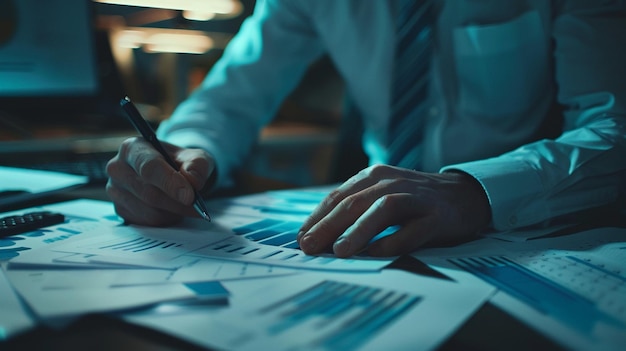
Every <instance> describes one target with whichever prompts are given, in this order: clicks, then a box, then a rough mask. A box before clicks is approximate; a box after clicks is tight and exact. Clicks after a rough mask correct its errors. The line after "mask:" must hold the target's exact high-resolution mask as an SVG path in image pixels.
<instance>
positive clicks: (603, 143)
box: [158, 0, 626, 230]
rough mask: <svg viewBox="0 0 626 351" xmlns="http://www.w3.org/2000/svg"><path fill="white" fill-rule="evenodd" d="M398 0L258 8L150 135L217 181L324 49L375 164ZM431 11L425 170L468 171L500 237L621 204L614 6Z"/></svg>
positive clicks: (518, 2)
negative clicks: (204, 163)
mask: <svg viewBox="0 0 626 351" xmlns="http://www.w3.org/2000/svg"><path fill="white" fill-rule="evenodd" d="M394 5H395V4H394V1H393V0H388V1H364V0H340V1H337V0H315V1H308V0H301V1H297V0H259V1H257V4H256V7H255V10H254V14H253V15H252V16H251V17H249V18H248V19H247V20H245V21H244V23H243V25H242V27H241V30H240V32H239V33H238V34H237V35H236V36H235V37H234V38H233V40H232V41H231V42H230V44H229V45H228V47H227V48H226V50H225V52H224V55H223V57H222V58H221V59H220V60H219V62H218V63H217V64H216V65H215V66H214V67H213V69H212V70H211V72H210V73H209V75H208V76H207V77H206V79H205V80H204V82H203V84H202V85H201V87H199V88H198V89H197V90H196V91H195V92H194V93H193V94H192V96H191V97H190V98H188V99H187V100H186V101H184V102H183V103H182V104H181V105H180V106H179V107H178V108H177V109H176V111H175V112H174V114H173V115H172V117H171V118H170V119H168V120H166V121H164V122H163V123H162V125H161V126H160V127H159V130H158V135H159V137H160V138H163V139H164V140H167V141H169V142H172V143H175V144H178V145H181V146H195V147H201V148H204V149H206V150H207V151H209V152H210V153H211V154H212V155H213V156H214V157H215V159H216V162H217V165H218V171H219V173H218V185H222V186H223V185H227V184H229V182H230V177H229V175H230V174H231V172H232V170H233V169H234V168H236V167H239V166H240V165H241V162H242V160H243V159H244V158H245V156H246V155H247V154H248V152H249V150H250V147H251V146H252V144H253V143H254V142H255V141H256V140H257V138H258V134H259V131H260V129H261V128H263V127H264V126H265V125H266V124H267V123H269V122H270V121H271V119H272V118H273V116H274V115H275V113H276V112H277V109H278V108H279V106H280V104H281V103H282V101H283V99H284V98H285V97H286V96H287V95H288V94H289V93H290V92H291V91H292V90H293V88H294V87H295V86H296V85H297V84H298V82H299V80H300V79H301V77H302V76H303V74H304V73H305V71H306V70H307V68H308V67H309V65H310V64H311V63H312V62H313V61H314V60H316V59H317V58H319V57H320V56H321V55H323V54H327V55H329V56H330V58H331V59H332V60H333V62H334V64H335V66H336V68H337V70H338V72H339V73H340V74H341V76H342V77H343V79H344V81H345V84H346V89H347V92H348V93H349V94H350V96H351V98H352V99H353V101H354V103H355V104H356V105H357V106H358V108H359V109H360V111H361V113H362V116H363V124H364V127H365V135H364V138H363V147H364V150H365V152H366V153H367V155H368V156H369V158H370V163H371V164H377V163H385V161H386V160H387V153H386V148H385V145H387V141H386V140H385V138H386V136H387V132H388V130H387V127H388V120H389V116H390V101H391V77H392V63H393V53H394V46H393V45H394V37H395V33H394V24H393V18H394V10H395V7H394ZM438 7H439V11H440V12H439V17H438V21H437V25H436V28H435V29H434V31H433V32H434V35H435V56H434V58H433V62H432V67H433V79H432V84H431V89H430V91H431V93H430V97H429V100H428V102H427V103H428V104H429V109H428V111H429V113H428V116H427V117H426V118H427V121H426V132H425V135H424V138H423V140H422V142H423V143H424V147H423V150H424V152H423V157H422V165H423V169H421V170H423V171H428V172H438V171H446V170H453V169H454V170H461V171H464V172H467V173H469V174H470V175H472V176H473V177H475V178H476V179H477V180H478V181H479V182H480V183H481V184H482V186H483V188H484V189H485V192H486V194H487V196H488V197H489V201H490V204H491V209H492V225H493V227H494V228H495V229H498V230H508V229H513V228H517V227H522V226H527V225H531V224H536V223H540V222H542V221H545V220H548V219H550V218H553V217H556V216H559V215H563V214H568V213H572V212H574V211H578V210H582V209H586V208H590V207H594V206H599V205H603V204H607V203H610V202H612V201H615V200H617V199H618V196H623V195H624V188H626V185H625V183H626V21H625V20H624V16H626V8H625V5H624V3H623V2H618V1H616V2H606V3H603V2H597V1H583V0H578V1H556V0H555V1H545V0H536V1H531V0H507V1H488V2H486V1H476V0H454V1H444V0H442V1H439V2H438ZM618 11H619V12H618ZM554 131H557V133H554Z"/></svg>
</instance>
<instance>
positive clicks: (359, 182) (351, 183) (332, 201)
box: [298, 165, 415, 239]
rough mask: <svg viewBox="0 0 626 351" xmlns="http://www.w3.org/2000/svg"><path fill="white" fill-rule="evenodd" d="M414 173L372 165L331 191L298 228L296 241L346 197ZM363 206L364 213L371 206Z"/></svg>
mask: <svg viewBox="0 0 626 351" xmlns="http://www.w3.org/2000/svg"><path fill="white" fill-rule="evenodd" d="M414 173H415V172H413V171H410V170H406V169H402V168H397V167H393V166H387V165H374V166H371V167H368V168H366V169H364V170H362V171H361V172H359V173H358V174H356V175H355V176H353V177H352V178H350V179H348V180H347V181H346V182H344V183H343V184H341V185H340V186H339V187H338V188H337V189H335V190H334V191H332V192H331V193H330V194H329V195H328V196H327V197H326V198H325V199H324V200H323V201H322V202H321V203H320V205H319V206H317V208H316V209H315V210H314V211H313V212H312V213H311V215H310V216H309V217H308V218H307V219H306V220H305V222H304V223H303V225H302V227H301V228H300V232H299V233H298V239H302V238H303V236H304V234H306V233H307V232H308V231H309V230H311V228H312V227H313V226H314V225H316V224H317V223H319V222H320V221H321V220H322V219H323V218H324V217H326V216H327V215H328V214H329V213H330V212H331V211H333V210H334V209H335V208H336V207H337V206H338V205H339V204H341V202H342V201H344V200H345V199H346V198H347V197H348V196H350V195H353V194H356V193H358V192H360V191H363V190H365V189H367V188H369V187H371V186H373V185H374V184H377V183H380V182H381V181H382V182H385V181H387V180H389V179H401V178H404V177H408V176H414ZM374 200H375V198H374V199H371V201H372V202H373V201H374ZM363 205H367V206H364V207H362V208H361V209H362V211H365V209H366V208H368V207H369V205H371V202H370V203H369V204H363ZM348 207H349V206H348ZM355 210H356V209H355ZM361 213H362V212H361Z"/></svg>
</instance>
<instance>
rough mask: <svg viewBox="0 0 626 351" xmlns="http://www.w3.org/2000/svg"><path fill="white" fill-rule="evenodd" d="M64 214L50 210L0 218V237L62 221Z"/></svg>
mask: <svg viewBox="0 0 626 351" xmlns="http://www.w3.org/2000/svg"><path fill="white" fill-rule="evenodd" d="M63 221H65V216H64V215H62V214H61V213H56V212H50V211H38V212H29V213H25V214H21V215H12V216H6V217H2V218H0V238H4V237H7V236H11V235H17V234H22V233H26V232H30V231H33V230H36V229H39V228H43V227H47V226H51V225H54V224H59V223H63Z"/></svg>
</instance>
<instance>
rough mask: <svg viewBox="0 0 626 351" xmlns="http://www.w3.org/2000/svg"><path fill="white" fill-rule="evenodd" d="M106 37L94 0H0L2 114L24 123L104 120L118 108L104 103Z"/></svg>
mask: <svg viewBox="0 0 626 351" xmlns="http://www.w3.org/2000/svg"><path fill="white" fill-rule="evenodd" d="M103 38H104V39H106V38H105V37H103V36H102V35H101V34H100V35H98V33H96V31H95V30H94V15H93V4H92V1H90V0H46V1H41V0H0V118H2V119H5V120H6V119H9V120H10V121H11V123H13V124H17V125H21V126H22V127H24V128H28V127H29V125H30V124H32V123H37V124H38V125H41V124H42V123H43V124H46V123H47V124H52V123H55V124H64V123H67V124H72V123H73V124H87V123H92V124H94V123H95V124H98V123H100V122H101V121H99V120H98V119H100V118H103V117H102V115H103V114H106V113H107V111H106V110H107V109H111V110H113V109H115V108H117V106H103V101H102V96H103V92H104V90H105V89H106V83H104V84H103V80H102V77H101V73H100V71H102V67H101V64H102V62H101V61H102V60H103V58H102V57H99V55H100V54H101V53H102V52H104V54H109V55H110V48H107V49H108V51H107V50H106V49H105V50H103V49H102V48H101V47H99V46H100V45H103V44H104V45H108V41H107V40H105V42H104V43H102V39H103ZM105 56H106V55H105ZM104 59H105V60H112V56H110V57H105V58H104ZM110 63H111V62H107V64H110ZM103 86H104V88H103ZM106 93H107V94H110V93H111V92H106ZM115 94H116V96H115V99H111V100H110V101H115V100H118V99H119V95H121V94H122V93H121V92H119V94H118V92H115ZM110 101H107V102H106V103H107V104H109V103H110ZM118 101H119V100H118ZM115 104H116V103H115ZM96 115H97V116H99V117H97V118H95V117H93V116H96ZM89 118H92V119H94V120H89Z"/></svg>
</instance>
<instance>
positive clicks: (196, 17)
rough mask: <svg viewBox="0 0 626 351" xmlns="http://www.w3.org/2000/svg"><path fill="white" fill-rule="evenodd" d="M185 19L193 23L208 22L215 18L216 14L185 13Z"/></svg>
mask: <svg viewBox="0 0 626 351" xmlns="http://www.w3.org/2000/svg"><path fill="white" fill-rule="evenodd" d="M183 17H185V18H186V19H188V20H192V21H208V20H211V19H213V18H215V14H214V13H204V12H195V11H183Z"/></svg>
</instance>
